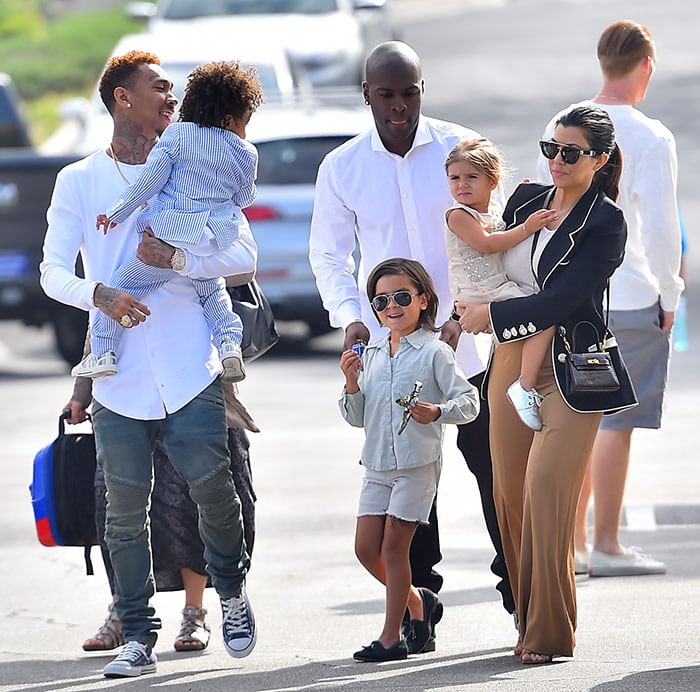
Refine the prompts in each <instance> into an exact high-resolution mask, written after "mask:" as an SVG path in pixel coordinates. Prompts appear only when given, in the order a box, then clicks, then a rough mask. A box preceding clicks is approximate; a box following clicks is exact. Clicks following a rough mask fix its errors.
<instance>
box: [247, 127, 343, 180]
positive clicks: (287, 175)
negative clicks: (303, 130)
mask: <svg viewBox="0 0 700 692" xmlns="http://www.w3.org/2000/svg"><path fill="white" fill-rule="evenodd" d="M348 139H350V135H348V136H347V137H345V136H341V135H334V136H332V137H304V138H289V139H278V140H272V141H267V142H255V146H256V147H257V150H258V156H259V163H258V178H257V181H256V182H257V184H258V185H307V184H309V185H313V184H314V183H315V182H316V173H317V172H318V167H319V166H320V165H321V161H322V160H323V157H324V156H325V155H326V154H327V153H328V152H329V151H330V150H331V149H335V147H337V146H340V145H341V144H342V143H343V142H345V141H347V140H348Z"/></svg>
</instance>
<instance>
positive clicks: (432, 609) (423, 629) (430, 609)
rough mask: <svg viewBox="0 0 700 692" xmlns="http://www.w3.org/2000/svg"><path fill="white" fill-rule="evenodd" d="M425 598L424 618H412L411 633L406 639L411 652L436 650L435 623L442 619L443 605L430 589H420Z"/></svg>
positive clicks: (419, 652)
mask: <svg viewBox="0 0 700 692" xmlns="http://www.w3.org/2000/svg"><path fill="white" fill-rule="evenodd" d="M418 591H419V592H420V595H421V598H422V599H423V619H422V620H416V619H412V620H411V622H410V633H409V636H408V638H407V639H406V644H407V646H408V653H409V654H422V653H428V652H429V651H435V625H437V623H438V622H440V620H441V619H442V613H443V610H444V608H443V605H442V603H440V599H439V598H438V597H437V596H436V595H435V594H434V593H433V592H432V591H430V590H429V589H426V588H423V587H421V588H420V589H418Z"/></svg>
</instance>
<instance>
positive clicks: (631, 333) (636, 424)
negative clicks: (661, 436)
mask: <svg viewBox="0 0 700 692" xmlns="http://www.w3.org/2000/svg"><path fill="white" fill-rule="evenodd" d="M659 310H660V308H659V306H658V305H652V306H650V307H648V308H644V309H642V310H611V311H610V323H609V325H610V331H612V333H613V334H614V335H615V338H616V339H617V343H618V345H619V347H620V354H621V355H622V359H623V360H624V361H625V365H626V366H627V370H628V371H629V374H630V378H631V379H632V384H633V385H634V391H635V392H636V393H637V400H638V401H639V406H635V407H634V408H631V409H628V410H627V411H623V412H622V413H616V414H614V415H612V416H603V420H602V421H601V423H600V429H601V430H630V429H632V428H653V429H656V428H659V427H661V413H662V409H663V404H664V393H665V392H666V381H667V379H668V366H669V358H670V354H671V336H670V334H667V333H666V332H664V331H662V329H661V323H660V321H659Z"/></svg>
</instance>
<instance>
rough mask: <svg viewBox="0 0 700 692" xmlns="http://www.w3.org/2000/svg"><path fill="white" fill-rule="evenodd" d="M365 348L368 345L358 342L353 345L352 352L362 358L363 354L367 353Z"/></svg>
mask: <svg viewBox="0 0 700 692" xmlns="http://www.w3.org/2000/svg"><path fill="white" fill-rule="evenodd" d="M365 346H367V344H366V343H365V342H364V341H360V340H358V341H356V342H355V343H354V344H353V345H352V350H353V351H355V353H357V355H358V356H360V358H362V354H363V353H364V352H365Z"/></svg>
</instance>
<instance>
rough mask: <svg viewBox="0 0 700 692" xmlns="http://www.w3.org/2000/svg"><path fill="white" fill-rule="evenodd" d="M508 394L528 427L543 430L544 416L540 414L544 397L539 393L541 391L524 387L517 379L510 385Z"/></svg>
mask: <svg viewBox="0 0 700 692" xmlns="http://www.w3.org/2000/svg"><path fill="white" fill-rule="evenodd" d="M506 394H507V395H508V398H509V399H510V401H511V403H512V404H513V406H515V410H516V411H517V412H518V415H519V416H520V419H521V420H522V422H523V423H525V425H527V427H528V428H532V429H533V430H542V418H541V416H540V405H541V404H542V397H541V396H540V395H539V392H538V391H537V390H536V389H530V390H527V389H523V386H522V385H521V384H520V380H516V381H515V382H513V384H512V385H510V387H508V389H507V390H506Z"/></svg>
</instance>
